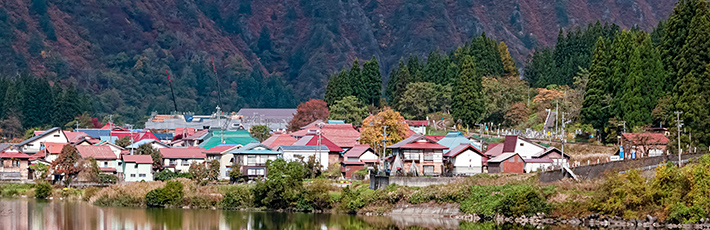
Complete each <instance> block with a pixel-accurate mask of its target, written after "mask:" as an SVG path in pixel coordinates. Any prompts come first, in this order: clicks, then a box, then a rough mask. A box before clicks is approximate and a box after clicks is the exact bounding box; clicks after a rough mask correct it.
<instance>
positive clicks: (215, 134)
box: [198, 129, 258, 149]
mask: <svg viewBox="0 0 710 230" xmlns="http://www.w3.org/2000/svg"><path fill="white" fill-rule="evenodd" d="M252 142H258V141H257V140H256V139H254V138H252V137H251V134H250V133H249V132H248V131H246V130H243V129H240V130H222V129H210V130H209V137H207V139H205V140H204V141H203V142H202V143H200V144H199V145H198V146H199V147H200V148H203V149H211V148H212V147H215V146H218V145H241V146H245V145H247V144H249V143H252Z"/></svg>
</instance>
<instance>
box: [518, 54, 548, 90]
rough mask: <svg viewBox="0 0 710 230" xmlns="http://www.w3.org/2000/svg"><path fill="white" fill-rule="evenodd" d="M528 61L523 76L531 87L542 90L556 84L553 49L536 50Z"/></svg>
mask: <svg viewBox="0 0 710 230" xmlns="http://www.w3.org/2000/svg"><path fill="white" fill-rule="evenodd" d="M527 60H528V61H527V64H526V65H525V71H524V73H525V74H524V75H523V76H524V77H525V80H526V81H528V83H530V87H535V88H542V87H546V86H547V85H549V84H554V83H553V82H554V80H553V78H554V76H555V74H556V73H555V71H556V66H555V59H554V56H553V54H552V50H551V49H549V48H543V49H542V50H536V51H535V52H534V53H533V55H532V56H529V57H528V59H527Z"/></svg>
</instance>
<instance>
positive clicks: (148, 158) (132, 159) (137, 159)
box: [121, 155, 153, 164]
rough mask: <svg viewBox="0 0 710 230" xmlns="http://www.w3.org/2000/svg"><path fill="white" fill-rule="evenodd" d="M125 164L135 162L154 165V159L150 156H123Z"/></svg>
mask: <svg viewBox="0 0 710 230" xmlns="http://www.w3.org/2000/svg"><path fill="white" fill-rule="evenodd" d="M121 157H122V158H123V161H125V162H133V163H137V164H152V163H153V158H152V157H151V156H150V155H123V156H121Z"/></svg>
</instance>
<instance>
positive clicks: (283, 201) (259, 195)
mask: <svg viewBox="0 0 710 230" xmlns="http://www.w3.org/2000/svg"><path fill="white" fill-rule="evenodd" d="M266 168H267V170H268V172H269V177H268V178H267V179H266V180H264V181H261V182H258V183H257V184H256V186H254V189H253V190H252V192H253V193H254V204H255V205H256V206H257V207H270V208H273V209H281V208H287V207H289V204H290V203H291V202H294V201H295V200H296V198H297V196H298V193H299V192H300V191H301V190H302V189H303V176H304V175H305V172H306V170H305V169H304V168H303V165H302V164H301V163H300V162H297V161H291V162H286V161H285V160H284V159H276V160H269V161H267V162H266Z"/></svg>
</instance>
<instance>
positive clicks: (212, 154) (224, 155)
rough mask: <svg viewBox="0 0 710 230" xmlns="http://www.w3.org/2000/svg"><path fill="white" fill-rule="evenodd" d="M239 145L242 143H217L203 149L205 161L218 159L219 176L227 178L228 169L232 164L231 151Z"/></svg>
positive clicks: (232, 156)
mask: <svg viewBox="0 0 710 230" xmlns="http://www.w3.org/2000/svg"><path fill="white" fill-rule="evenodd" d="M241 147H242V145H218V146H215V147H212V148H210V149H208V150H205V157H206V160H207V162H210V161H213V160H217V161H219V178H221V179H229V170H231V169H232V165H233V164H234V154H232V153H231V151H232V150H235V149H238V148H241Z"/></svg>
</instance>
